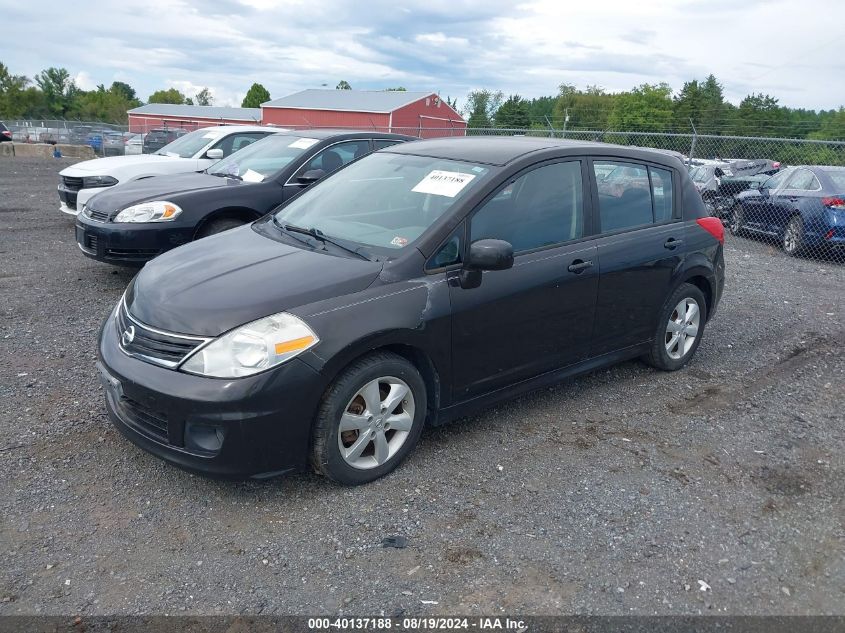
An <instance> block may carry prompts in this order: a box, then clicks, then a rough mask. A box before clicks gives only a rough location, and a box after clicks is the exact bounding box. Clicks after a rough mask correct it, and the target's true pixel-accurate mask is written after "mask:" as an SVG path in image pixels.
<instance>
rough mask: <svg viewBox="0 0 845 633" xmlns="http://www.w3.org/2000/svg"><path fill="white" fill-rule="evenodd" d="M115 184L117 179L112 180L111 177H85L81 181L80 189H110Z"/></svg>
mask: <svg viewBox="0 0 845 633" xmlns="http://www.w3.org/2000/svg"><path fill="white" fill-rule="evenodd" d="M116 184H117V178H112V177H111V176H85V178H83V179H82V188H83V189H88V188H89V187H111V186H113V185H116Z"/></svg>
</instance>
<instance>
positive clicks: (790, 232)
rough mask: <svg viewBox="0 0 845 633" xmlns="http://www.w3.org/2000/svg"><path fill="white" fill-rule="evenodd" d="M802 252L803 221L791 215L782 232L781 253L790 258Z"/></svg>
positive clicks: (797, 216) (799, 217)
mask: <svg viewBox="0 0 845 633" xmlns="http://www.w3.org/2000/svg"><path fill="white" fill-rule="evenodd" d="M803 250H804V221H803V220H802V219H801V216H800V215H793V216H792V217H791V218H790V219H789V222H788V223H787V225H786V229H785V230H784V232H783V252H784V253H786V254H787V255H789V256H790V257H795V256H796V255H800V254H801V251H803Z"/></svg>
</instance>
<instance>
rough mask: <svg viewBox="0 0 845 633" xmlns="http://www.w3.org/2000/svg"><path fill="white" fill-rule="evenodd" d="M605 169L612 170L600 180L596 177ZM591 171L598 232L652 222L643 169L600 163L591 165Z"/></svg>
mask: <svg viewBox="0 0 845 633" xmlns="http://www.w3.org/2000/svg"><path fill="white" fill-rule="evenodd" d="M607 165H614V169H613V171H611V172H610V173H608V174H607V176H605V177H604V178H601V177H600V176H599V174H600V173H602V171H603V170H604V169H606V166H607ZM595 171H596V184H597V186H598V190H599V216H600V217H601V230H602V232H604V233H607V232H608V231H618V230H619V229H627V228H633V227H636V226H644V225H646V224H651V223H652V222H653V221H654V218H653V215H652V210H651V193H650V186H649V180H648V169H647V168H646V166H645V165H636V164H633V163H615V162H611V161H602V162H596V163H595ZM664 195H665V194H664Z"/></svg>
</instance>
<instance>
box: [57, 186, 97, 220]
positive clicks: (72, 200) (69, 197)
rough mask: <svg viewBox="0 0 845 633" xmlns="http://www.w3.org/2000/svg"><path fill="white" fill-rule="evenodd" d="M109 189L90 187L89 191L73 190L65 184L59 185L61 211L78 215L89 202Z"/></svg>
mask: <svg viewBox="0 0 845 633" xmlns="http://www.w3.org/2000/svg"><path fill="white" fill-rule="evenodd" d="M106 189H108V187H88V188H87V189H71V188H69V187H67V186H66V185H65V184H64V183H59V187H58V192H59V211H61V212H62V213H67V214H68V215H74V216H75V215H78V214H79V212H80V211H82V207H84V206H85V205H86V204H88V201H89V200H90V199H91V198H92V197H94V196H95V195H97V194H98V193H100V192H101V191H105V190H106Z"/></svg>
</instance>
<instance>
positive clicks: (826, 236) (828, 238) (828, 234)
mask: <svg viewBox="0 0 845 633" xmlns="http://www.w3.org/2000/svg"><path fill="white" fill-rule="evenodd" d="M824 239H826V240H831V239H833V229H830V230H829V231H828V232H827V233H825V234H824Z"/></svg>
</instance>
